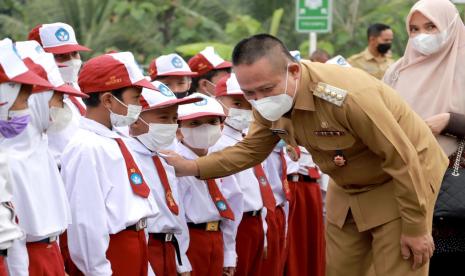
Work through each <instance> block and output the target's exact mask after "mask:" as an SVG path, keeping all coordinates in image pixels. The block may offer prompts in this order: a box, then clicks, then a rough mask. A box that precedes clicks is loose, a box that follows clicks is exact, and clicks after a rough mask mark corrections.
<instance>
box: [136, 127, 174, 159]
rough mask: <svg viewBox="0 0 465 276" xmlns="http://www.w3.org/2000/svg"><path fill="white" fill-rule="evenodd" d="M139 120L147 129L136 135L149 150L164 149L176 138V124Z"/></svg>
mask: <svg viewBox="0 0 465 276" xmlns="http://www.w3.org/2000/svg"><path fill="white" fill-rule="evenodd" d="M140 120H141V121H142V122H143V123H144V124H146V125H147V126H148V127H149V131H148V132H147V133H144V134H141V135H138V136H136V137H137V139H138V140H139V141H140V142H141V143H142V144H144V146H145V147H146V148H148V149H149V150H150V151H158V150H162V149H166V148H168V147H169V146H170V145H171V144H172V143H173V141H174V139H175V138H176V130H178V125H177V124H154V123H150V124H148V123H147V122H145V121H144V120H142V119H140Z"/></svg>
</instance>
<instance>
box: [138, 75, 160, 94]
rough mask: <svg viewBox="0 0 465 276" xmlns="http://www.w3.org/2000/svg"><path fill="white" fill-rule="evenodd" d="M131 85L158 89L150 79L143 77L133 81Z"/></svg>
mask: <svg viewBox="0 0 465 276" xmlns="http://www.w3.org/2000/svg"><path fill="white" fill-rule="evenodd" d="M132 85H134V86H138V87H142V88H147V89H150V90H155V91H158V89H157V88H156V87H155V86H154V85H153V84H152V83H151V82H150V81H148V80H146V79H145V78H144V79H141V80H140V81H138V82H135V83H133V84H132Z"/></svg>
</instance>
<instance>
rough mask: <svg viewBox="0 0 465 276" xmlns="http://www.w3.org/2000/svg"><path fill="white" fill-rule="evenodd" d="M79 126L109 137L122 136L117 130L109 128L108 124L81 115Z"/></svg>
mask: <svg viewBox="0 0 465 276" xmlns="http://www.w3.org/2000/svg"><path fill="white" fill-rule="evenodd" d="M79 126H80V127H81V128H82V129H85V130H88V131H91V132H94V133H96V134H98V135H100V136H103V137H107V138H113V139H114V138H121V136H119V135H118V134H117V133H116V132H114V131H113V130H111V129H109V128H107V127H106V126H104V125H102V124H101V123H99V122H97V121H94V120H90V119H87V118H85V117H81V121H80V122H79Z"/></svg>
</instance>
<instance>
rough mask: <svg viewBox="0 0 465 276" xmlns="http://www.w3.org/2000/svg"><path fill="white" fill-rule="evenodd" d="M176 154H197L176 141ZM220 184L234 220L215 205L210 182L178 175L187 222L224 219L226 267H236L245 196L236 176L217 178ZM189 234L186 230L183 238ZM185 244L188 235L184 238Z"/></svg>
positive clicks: (192, 156)
mask: <svg viewBox="0 0 465 276" xmlns="http://www.w3.org/2000/svg"><path fill="white" fill-rule="evenodd" d="M176 151H177V153H178V154H180V155H181V156H183V157H184V158H186V159H189V160H194V159H197V158H198V156H197V154H195V153H194V152H193V151H191V150H190V149H189V148H187V147H186V146H184V145H183V144H182V143H178V144H177V150H176ZM216 183H217V186H218V188H219V190H220V192H221V193H222V194H223V196H224V198H225V199H226V201H227V202H228V205H229V207H230V208H231V210H232V211H233V213H234V221H231V220H229V219H223V218H222V217H221V215H220V213H219V212H218V209H217V208H216V206H215V203H214V202H213V200H212V198H211V197H210V193H209V192H208V186H207V183H206V182H205V181H203V180H200V179H198V178H196V177H193V176H185V177H179V186H180V194H181V198H182V202H183V205H184V210H185V215H186V221H187V222H192V223H195V224H199V223H206V222H211V221H219V220H220V221H221V225H220V228H221V232H222V234H223V245H224V262H223V267H235V266H236V259H237V254H236V235H237V228H238V227H239V223H240V222H241V220H242V213H243V196H242V192H241V190H240V187H239V185H238V184H237V181H236V179H235V178H234V176H228V177H224V178H222V179H221V180H220V181H219V180H216ZM186 234H187V235H188V233H183V237H185V235H186ZM181 242H182V243H185V242H186V241H185V238H184V239H183V240H182V241H181Z"/></svg>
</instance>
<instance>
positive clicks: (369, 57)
mask: <svg viewBox="0 0 465 276" xmlns="http://www.w3.org/2000/svg"><path fill="white" fill-rule="evenodd" d="M387 57H388V56H387V55H384V56H379V57H375V56H374V55H373V54H372V53H371V52H370V50H368V48H366V49H365V50H364V51H363V58H364V59H365V60H367V61H368V60H374V61H380V60H386V59H387Z"/></svg>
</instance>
